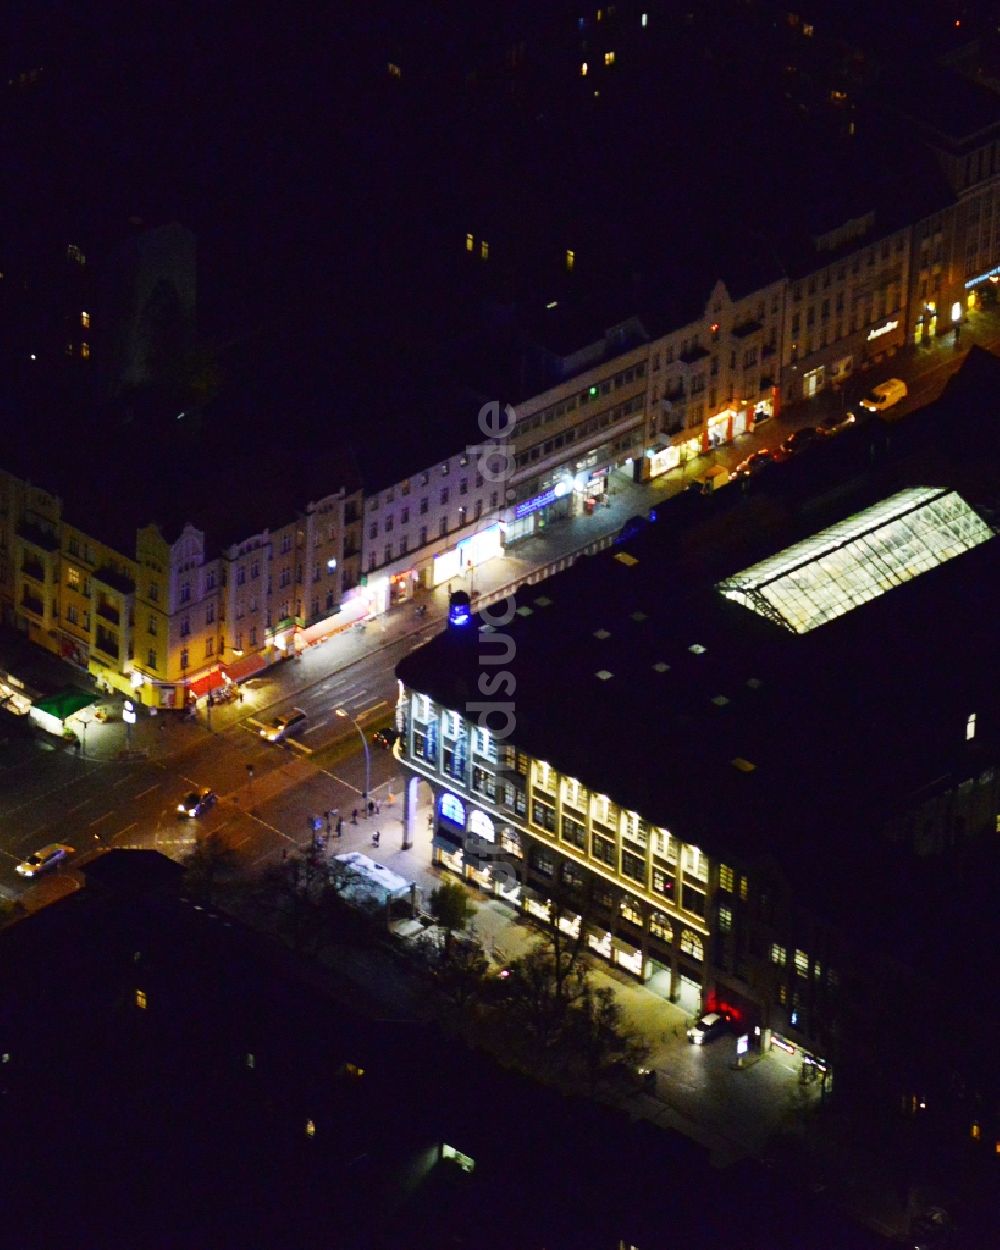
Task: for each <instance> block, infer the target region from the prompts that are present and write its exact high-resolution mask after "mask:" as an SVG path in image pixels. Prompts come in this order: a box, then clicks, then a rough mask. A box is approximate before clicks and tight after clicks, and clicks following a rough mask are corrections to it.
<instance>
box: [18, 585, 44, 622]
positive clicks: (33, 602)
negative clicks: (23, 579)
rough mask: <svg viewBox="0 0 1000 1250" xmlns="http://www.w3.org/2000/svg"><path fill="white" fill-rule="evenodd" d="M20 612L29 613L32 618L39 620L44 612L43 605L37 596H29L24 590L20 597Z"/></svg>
mask: <svg viewBox="0 0 1000 1250" xmlns="http://www.w3.org/2000/svg"><path fill="white" fill-rule="evenodd" d="M21 610H22V611H23V612H28V613H30V614H31V615H32V616H37V617H38V619H39V620H41V619H42V615H43V614H44V612H45V604H44V603H43V602H42V600H41V599H40V598H39V597H38V596H37V595H32V594H29V592H28V591H27V590H25V591H24V593H23V594H22V595H21Z"/></svg>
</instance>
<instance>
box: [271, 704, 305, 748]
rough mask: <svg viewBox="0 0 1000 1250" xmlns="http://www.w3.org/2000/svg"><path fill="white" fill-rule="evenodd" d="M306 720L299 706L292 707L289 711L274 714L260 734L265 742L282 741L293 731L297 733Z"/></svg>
mask: <svg viewBox="0 0 1000 1250" xmlns="http://www.w3.org/2000/svg"><path fill="white" fill-rule="evenodd" d="M305 721H306V714H305V712H303V710H302V709H301V708H300V707H293V708H292V710H291V711H290V712H283V713H282V714H281V715H280V716H276V717H275V718H274V720H273V721H272V722H271V723H270V725H265V726H264V727H263V728H262V729H261V731H260V736H261V737H262V738H263V739H264V741H265V742H284V740H285V739H286V738H287V737H288V736H289V735H290V734H293V733H297V732H298V730H300V729H301V728H302V726H303V725H304V724H305Z"/></svg>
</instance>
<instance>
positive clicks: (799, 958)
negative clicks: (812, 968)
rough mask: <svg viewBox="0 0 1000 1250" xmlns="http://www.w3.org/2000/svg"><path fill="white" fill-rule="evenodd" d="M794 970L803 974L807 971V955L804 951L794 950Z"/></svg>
mask: <svg viewBox="0 0 1000 1250" xmlns="http://www.w3.org/2000/svg"><path fill="white" fill-rule="evenodd" d="M795 971H796V972H798V973H801V975H802V976H805V975H806V974H807V973H808V971H809V956H808V955H807V954H806V953H805V951H799V950H797V951H796V952H795Z"/></svg>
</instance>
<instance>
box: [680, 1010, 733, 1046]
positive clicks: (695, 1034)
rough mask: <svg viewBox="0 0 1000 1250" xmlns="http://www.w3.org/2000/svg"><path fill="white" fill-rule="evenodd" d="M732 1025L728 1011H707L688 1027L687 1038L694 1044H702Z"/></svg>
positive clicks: (731, 1018)
mask: <svg viewBox="0 0 1000 1250" xmlns="http://www.w3.org/2000/svg"><path fill="white" fill-rule="evenodd" d="M732 1027H733V1017H732V1016H731V1015H730V1013H729V1012H728V1011H709V1012H708V1013H707V1014H706V1015H704V1016H702V1017H701V1019H700V1020H696V1021H695V1023H694V1024H692V1025H690V1026H689V1027H688V1031H687V1039H688V1041H689V1042H692V1043H693V1044H694V1045H695V1046H704V1045H705V1044H706V1042H711V1041H714V1040H715V1039H716V1038H717V1037H721V1036H722V1034H723V1033H728V1032H729V1031H730V1030H731V1029H732Z"/></svg>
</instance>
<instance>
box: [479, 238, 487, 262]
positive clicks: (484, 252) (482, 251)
mask: <svg viewBox="0 0 1000 1250" xmlns="http://www.w3.org/2000/svg"><path fill="white" fill-rule="evenodd" d="M479 255H480V257H481V258H482V259H483V260H489V258H490V245H489V244H488V243H487V242H486V240H485V239H483V241H482V243H480V245H479Z"/></svg>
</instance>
